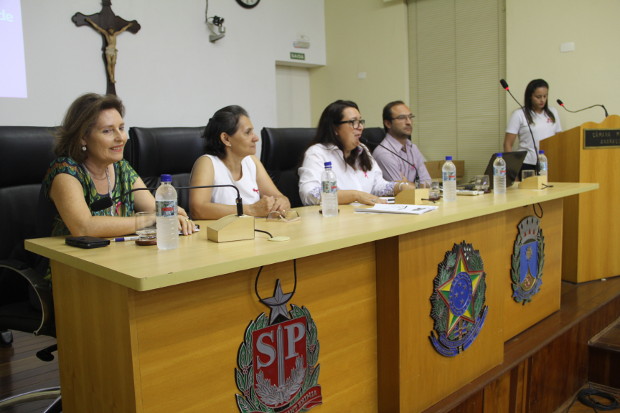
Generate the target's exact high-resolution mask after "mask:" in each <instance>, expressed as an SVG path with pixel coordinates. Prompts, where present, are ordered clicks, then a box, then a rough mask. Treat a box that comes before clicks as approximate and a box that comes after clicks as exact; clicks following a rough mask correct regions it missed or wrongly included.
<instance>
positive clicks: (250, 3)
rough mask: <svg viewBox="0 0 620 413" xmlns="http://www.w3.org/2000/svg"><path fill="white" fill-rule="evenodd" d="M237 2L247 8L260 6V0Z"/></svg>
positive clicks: (240, 0) (239, 0)
mask: <svg viewBox="0 0 620 413" xmlns="http://www.w3.org/2000/svg"><path fill="white" fill-rule="evenodd" d="M237 3H239V5H240V6H241V7H245V8H246V9H252V8H254V7H256V6H258V3H260V0H237Z"/></svg>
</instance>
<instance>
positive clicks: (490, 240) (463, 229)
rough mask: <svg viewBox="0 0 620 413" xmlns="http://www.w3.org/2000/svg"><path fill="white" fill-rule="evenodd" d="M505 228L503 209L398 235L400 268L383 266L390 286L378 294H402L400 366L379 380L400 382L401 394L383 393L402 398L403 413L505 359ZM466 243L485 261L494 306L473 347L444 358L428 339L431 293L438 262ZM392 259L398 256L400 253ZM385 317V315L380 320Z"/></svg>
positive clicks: (383, 275)
mask: <svg viewBox="0 0 620 413" xmlns="http://www.w3.org/2000/svg"><path fill="white" fill-rule="evenodd" d="M503 229H504V215H503V214H502V213H499V214H492V215H489V216H486V217H484V218H476V219H471V220H467V221H462V222H458V223H453V224H450V225H444V226H441V227H437V228H433V229H430V230H424V231H419V232H416V233H414V234H409V235H404V236H401V237H399V241H400V242H399V249H398V253H397V256H398V263H399V264H398V265H399V270H398V272H394V270H393V266H386V267H385V268H378V270H377V271H378V273H377V277H378V279H377V283H378V284H381V283H383V282H384V280H385V279H387V281H386V285H385V286H378V291H380V292H382V293H383V294H385V296H383V295H381V296H379V301H382V300H393V298H391V297H395V296H398V302H397V305H398V315H399V317H398V323H399V326H400V327H399V333H398V334H399V337H398V340H397V343H398V345H397V346H395V347H394V349H395V350H394V351H397V352H398V358H399V360H400V362H399V370H389V371H385V370H383V369H382V370H380V372H379V376H380V378H379V381H380V383H381V382H383V380H387V382H389V383H399V385H400V386H399V387H400V393H397V392H396V391H394V390H390V389H387V388H384V389H383V390H384V391H385V392H387V394H385V395H383V394H382V396H380V397H383V396H385V397H387V398H388V399H390V401H391V403H390V404H389V406H393V404H394V403H396V401H395V398H398V400H399V409H400V410H399V411H403V412H404V411H421V410H423V409H424V408H426V407H428V406H430V405H432V404H433V403H435V402H436V401H438V400H440V399H441V398H443V397H445V396H447V395H448V394H450V393H451V392H453V391H454V389H458V388H460V387H462V386H463V385H465V384H467V383H469V382H470V381H471V380H473V379H474V378H476V377H478V376H479V375H480V374H482V373H484V372H485V371H487V370H489V369H491V368H492V367H493V366H496V365H498V364H500V363H501V362H502V359H503V330H502V322H503V313H502V309H503V299H502V297H501V285H500V283H501V280H500V278H499V276H498V273H499V272H500V271H499V269H500V268H501V267H502V260H501V258H500V257H501V248H502V245H500V243H498V242H497V240H498V239H500V238H501V237H502V236H503V235H502V232H503ZM461 241H466V242H467V243H471V244H472V245H473V247H474V248H475V249H477V250H479V252H480V254H481V256H482V259H483V260H484V269H485V272H486V274H487V278H486V284H487V291H486V305H487V306H488V307H489V310H488V314H487V317H486V321H485V325H484V327H483V328H482V331H481V332H480V334H479V336H478V337H477V338H476V340H475V341H474V343H473V344H472V346H471V347H469V348H468V349H467V350H465V351H464V352H462V353H461V354H459V355H458V356H456V357H444V356H441V355H439V354H438V353H437V352H436V350H435V349H434V348H433V346H432V344H431V343H430V341H429V335H430V332H431V331H432V330H433V319H432V318H431V316H430V311H431V303H430V297H431V295H432V293H433V289H434V287H433V279H434V278H435V276H436V274H437V266H438V264H439V263H440V262H441V261H443V259H444V255H445V253H446V252H447V251H450V250H451V249H452V246H453V245H454V244H455V243H460V242H461ZM378 244H380V243H378ZM389 247H390V243H389V242H388V243H386V244H385V245H384V248H385V249H387V248H389ZM378 254H379V253H378ZM391 257H396V255H395V253H392V255H391ZM390 277H399V282H398V283H395V282H394V280H393V279H390ZM397 285H398V286H399V287H398V290H393V291H391V292H390V291H389V287H390V286H391V287H392V289H395V288H396V286H397ZM390 305H391V306H392V312H393V311H395V304H390ZM380 308H381V307H380ZM387 314H389V313H386V315H385V316H387ZM384 320H385V317H384V316H382V315H380V316H379V323H380V324H381V323H382V322H383V321H384ZM381 340H383V338H381ZM388 344H389V343H386V345H388ZM393 362H394V360H392V363H393ZM394 375H398V376H399V377H398V378H395V377H394ZM390 411H393V410H390Z"/></svg>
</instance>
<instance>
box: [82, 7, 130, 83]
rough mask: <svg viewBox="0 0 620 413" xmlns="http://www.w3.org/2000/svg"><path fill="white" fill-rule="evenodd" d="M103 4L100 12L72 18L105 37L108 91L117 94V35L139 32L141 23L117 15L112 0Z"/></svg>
mask: <svg viewBox="0 0 620 413" xmlns="http://www.w3.org/2000/svg"><path fill="white" fill-rule="evenodd" d="M101 6H102V7H101V11H100V12H99V13H95V14H90V15H84V14H82V13H75V14H74V15H73V17H72V18H71V20H72V21H73V23H75V25H76V26H90V27H92V28H93V29H94V30H96V31H97V32H99V34H101V37H102V38H103V47H102V50H103V61H104V63H105V68H106V76H107V79H108V82H107V88H106V93H108V94H111V95H116V75H115V68H116V57H117V55H118V49H117V48H116V37H117V36H118V35H119V34H121V33H123V32H124V31H128V32H130V33H134V34H135V33H137V32H138V30H140V24H139V23H138V22H137V21H136V20H132V21H127V20H125V19H123V18H121V17H119V16H117V15H115V14H114V12H113V11H112V2H111V1H110V0H103V1H102V2H101Z"/></svg>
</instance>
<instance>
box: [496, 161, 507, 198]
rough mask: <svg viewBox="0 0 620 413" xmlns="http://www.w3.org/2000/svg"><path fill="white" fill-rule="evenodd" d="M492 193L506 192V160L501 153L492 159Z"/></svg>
mask: <svg viewBox="0 0 620 413" xmlns="http://www.w3.org/2000/svg"><path fill="white" fill-rule="evenodd" d="M493 193H495V194H505V193H506V161H505V160H504V158H503V157H502V154H501V153H498V154H497V157H496V158H495V161H493Z"/></svg>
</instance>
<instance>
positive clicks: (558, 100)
mask: <svg viewBox="0 0 620 413" xmlns="http://www.w3.org/2000/svg"><path fill="white" fill-rule="evenodd" d="M556 102H558V105H560V106H562V107H563V108H564V110H565V111H567V112H570V113H577V112H581V111H584V110H586V109H592V108H595V107H597V106H600V107H602V108H603V110H604V111H605V118H607V117H608V116H609V114H608V113H607V109H606V108H605V106H603V105H592V106H588V107H587V108H583V109H579V110H569V109H568V108H567V107H566V106H564V102H562V100H560V99H557V100H556Z"/></svg>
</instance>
